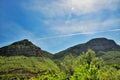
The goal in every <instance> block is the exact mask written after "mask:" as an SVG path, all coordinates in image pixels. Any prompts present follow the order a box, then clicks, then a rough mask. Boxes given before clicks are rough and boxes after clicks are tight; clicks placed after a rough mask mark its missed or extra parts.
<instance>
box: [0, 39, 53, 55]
mask: <svg viewBox="0 0 120 80" xmlns="http://www.w3.org/2000/svg"><path fill="white" fill-rule="evenodd" d="M0 55H1V56H19V55H23V56H50V55H52V54H50V53H47V52H46V51H43V50H41V48H39V47H37V46H36V45H34V44H33V43H32V42H30V41H29V40H28V39H24V40H21V41H17V42H15V43H12V44H11V45H8V46H5V47H2V48H0Z"/></svg>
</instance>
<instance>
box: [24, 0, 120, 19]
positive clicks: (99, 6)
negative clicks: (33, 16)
mask: <svg viewBox="0 0 120 80" xmlns="http://www.w3.org/2000/svg"><path fill="white" fill-rule="evenodd" d="M119 4H120V0H51V1H50V2H48V1H46V0H44V1H43V0H29V2H24V3H23V6H24V8H26V9H28V10H31V11H33V12H38V13H43V14H44V15H46V16H47V17H56V16H66V15H69V14H70V13H72V14H74V15H82V14H88V13H93V12H99V11H101V10H109V11H114V10H116V9H118V8H119V7H118V6H119Z"/></svg>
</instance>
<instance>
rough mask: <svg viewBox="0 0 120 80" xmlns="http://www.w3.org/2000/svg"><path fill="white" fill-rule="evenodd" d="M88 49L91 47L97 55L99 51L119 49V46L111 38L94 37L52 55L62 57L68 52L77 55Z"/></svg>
mask: <svg viewBox="0 0 120 80" xmlns="http://www.w3.org/2000/svg"><path fill="white" fill-rule="evenodd" d="M88 49H92V50H94V51H95V52H96V54H97V55H101V54H102V53H101V51H120V46H119V45H118V44H116V42H115V41H114V40H111V39H107V38H94V39H91V40H89V41H88V42H86V43H82V44H78V45H75V46H72V47H69V48H67V49H65V50H63V51H60V52H58V53H56V54H55V55H54V58H60V57H64V56H66V55H69V54H72V55H73V56H78V55H80V54H81V53H82V52H86V51H87V50H88Z"/></svg>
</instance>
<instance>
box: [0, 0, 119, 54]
mask: <svg viewBox="0 0 120 80" xmlns="http://www.w3.org/2000/svg"><path fill="white" fill-rule="evenodd" d="M98 37H105V38H108V39H113V40H115V41H116V42H117V43H118V44H120V0H0V47H2V46H5V45H8V44H11V43H12V42H15V41H19V40H22V39H29V40H30V41H32V42H33V43H34V44H36V45H37V46H39V47H41V48H42V49H43V50H46V51H49V52H52V53H56V52H59V51H61V50H64V49H66V48H68V47H71V46H74V45H76V44H80V43H84V42H87V41H88V40H90V39H92V38H98Z"/></svg>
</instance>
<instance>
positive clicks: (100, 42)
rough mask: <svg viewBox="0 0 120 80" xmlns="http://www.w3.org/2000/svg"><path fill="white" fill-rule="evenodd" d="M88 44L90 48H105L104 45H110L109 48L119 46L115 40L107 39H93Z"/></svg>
mask: <svg viewBox="0 0 120 80" xmlns="http://www.w3.org/2000/svg"><path fill="white" fill-rule="evenodd" d="M86 44H87V45H90V46H101V45H103V47H104V45H109V46H112V47H114V46H116V45H117V44H116V43H115V41H114V40H110V39H107V38H95V39H91V40H90V41H88V42H87V43H86Z"/></svg>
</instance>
